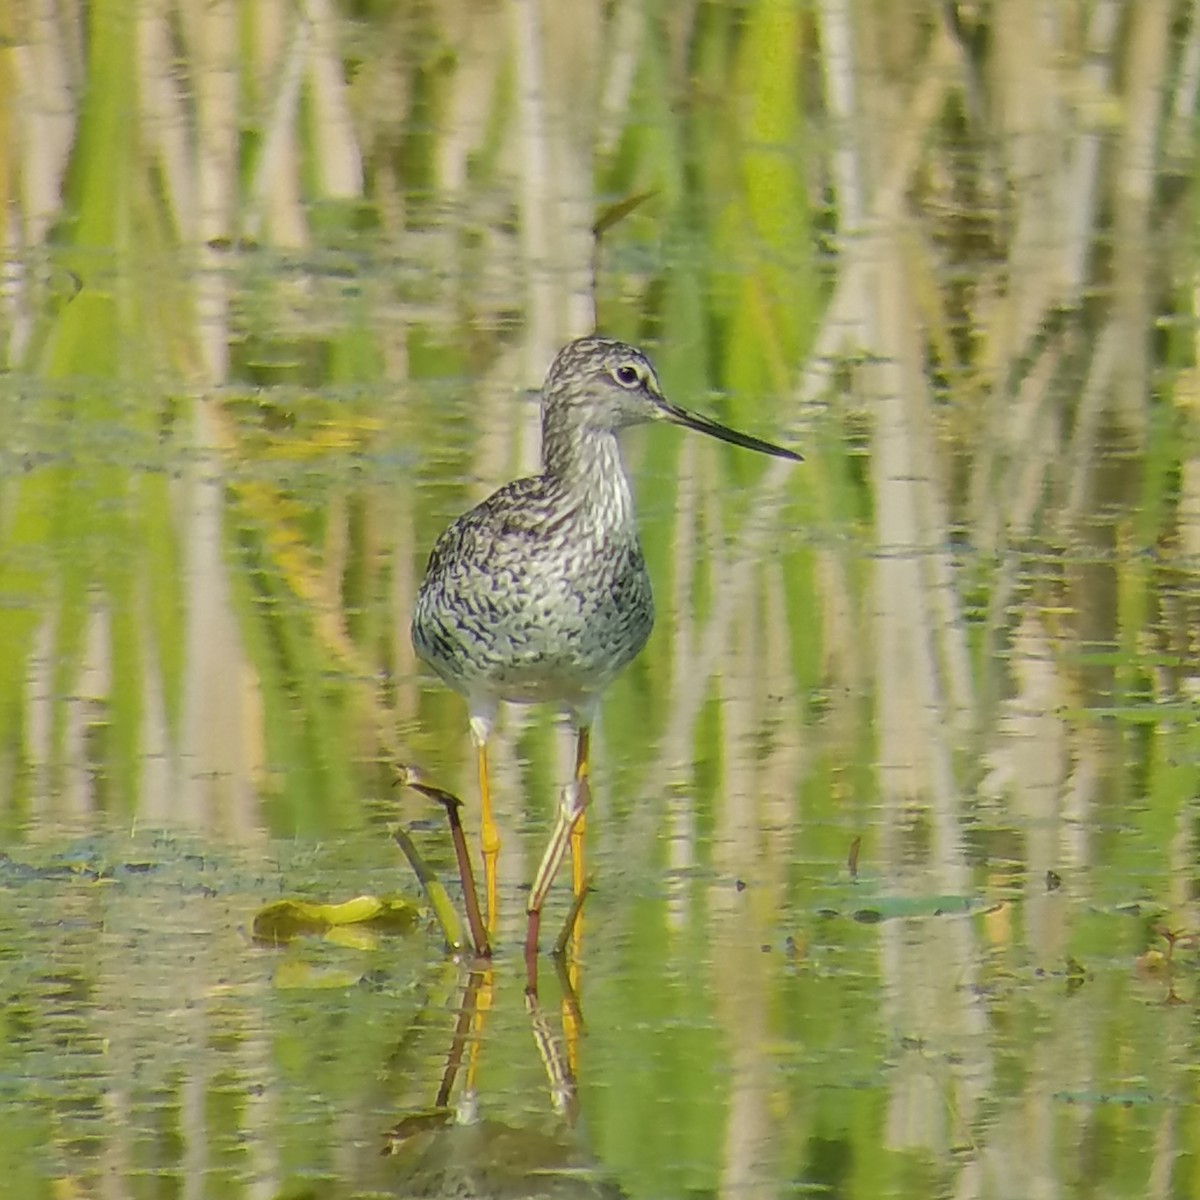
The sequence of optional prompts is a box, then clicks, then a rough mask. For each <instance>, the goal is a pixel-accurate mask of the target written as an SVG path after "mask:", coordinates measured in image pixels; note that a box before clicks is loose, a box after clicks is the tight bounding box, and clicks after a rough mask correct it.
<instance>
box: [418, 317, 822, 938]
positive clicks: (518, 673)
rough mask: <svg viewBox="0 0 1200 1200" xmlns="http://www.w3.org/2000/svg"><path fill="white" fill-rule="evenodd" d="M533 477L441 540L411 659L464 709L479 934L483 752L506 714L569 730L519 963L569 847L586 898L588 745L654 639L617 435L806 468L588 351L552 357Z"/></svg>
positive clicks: (608, 346) (490, 885)
mask: <svg viewBox="0 0 1200 1200" xmlns="http://www.w3.org/2000/svg"><path fill="white" fill-rule="evenodd" d="M541 400H542V470H541V474H539V475H532V476H529V477H528V478H524V479H517V480H514V481H513V482H511V483H507V484H505V485H504V486H503V487H502V488H500V489H499V490H498V491H496V492H494V493H493V494H492V495H491V496H489V497H488V498H487V499H486V500H484V501H483V502H482V503H481V504H479V505H477V506H476V507H475V508H473V509H471V510H470V511H469V512H467V513H464V514H463V515H462V516H461V517H459V518H458V519H457V520H456V521H455V522H454V523H453V524H452V525H450V527H449V528H448V529H446V530H445V532H444V533H443V534H442V535H441V537H439V538H438V540H437V542H436V544H435V545H434V547H433V552H432V553H431V554H430V556H429V565H428V567H427V569H426V573H425V579H424V581H423V583H422V584H421V588H420V591H419V592H418V594H417V602H416V607H415V611H414V613H413V619H412V641H413V647H414V648H415V650H416V652H417V654H418V655H419V656H420V658H421V659H422V660H424V662H426V663H427V664H428V665H429V666H430V667H432V668H433V670H434V671H435V672H437V674H438V675H439V676H440V677H441V678H442V679H443V680H444V681H445V682H446V683H447V684H449V685H450V687H452V688H454V689H455V690H456V691H458V692H460V693H461V694H462V695H463V696H464V697H465V698H466V701H467V708H468V712H469V716H470V727H471V734H472V737H473V739H474V742H475V747H476V754H477V764H478V772H479V793H480V801H481V805H482V813H481V827H482V828H481V842H482V848H483V860H484V880H485V887H486V895H487V924H488V929H489V931H491V930H493V929H494V926H495V919H496V908H497V905H496V856H497V854H498V853H499V848H500V833H499V830H498V829H497V827H496V822H495V818H494V817H493V814H492V798H491V789H490V783H489V779H488V759H487V746H488V738H489V736H490V735H491V732H492V726H493V722H494V720H495V716H496V711H497V708H498V706H499V703H500V701H502V700H504V701H511V702H515V703H518V704H535V703H542V702H547V703H554V704H557V705H558V706H559V707H560V708H561V709H563V710H564V711H565V713H566V715H567V716H568V718H569V719H570V721H571V724H572V725H573V726H574V729H575V732H576V748H575V775H574V779H573V780H572V782H571V784H569V785H568V786H567V787H566V788H564V789H563V792H562V797H561V800H560V803H559V811H558V814H557V819H556V822H555V827H554V832H553V834H552V835H551V838H550V842H549V844H548V845H547V847H546V852H545V854H544V856H543V858H542V862H541V866H540V867H539V869H538V873H537V876H536V877H535V880H534V884H533V887H532V889H531V891H530V894H529V900H528V902H527V905H526V910H527V913H528V919H529V930H528V936H527V942H526V951H527V954H529V953H532V954H536V945H537V930H538V922H539V920H540V914H541V909H542V905H543V903H544V901H545V898H546V893H547V892H548V891H549V888H550V885H551V883H552V882H553V879H554V876H555V874H556V873H557V871H558V868H559V866H560V864H561V862H562V858H563V855H564V853H565V850H566V846H567V844H568V842H569V843H570V845H571V861H572V883H573V889H574V892H575V896H576V898H577V899H578V898H579V897H580V896H581V894H582V891H583V888H584V864H583V832H584V816H583V814H584V810H585V809H586V807H587V804H588V801H589V798H590V789H589V784H588V777H589V771H590V734H591V728H592V724H593V722H594V721H595V718H596V713H597V709H598V707H599V703H600V698H601V697H602V696H603V694H604V691H605V689H606V688H607V687H608V685H609V684H610V683H612V681H613V680H614V679H615V678H616V677H617V675H619V674H620V673H621V671H622V670H623V669H624V668H625V667H627V666H628V665H629V663H630V662H631V661H632V660H633V659H634V658H635V657H636V656H637V654H638V653H639V651H640V650H641V649H642V647H643V646H644V645H645V644H646V639H647V638H648V637H649V636H650V630H651V628H652V627H653V625H654V597H653V594H652V592H651V589H650V576H649V574H648V573H647V571H646V562H645V559H644V557H643V555H642V547H641V543H640V541H639V539H638V530H637V521H636V518H635V514H634V508H633V495H632V493H631V491H630V486H629V477H628V476H627V474H626V472H625V467H624V464H623V463H622V461H621V452H620V448H619V446H618V443H617V435H618V434H619V433H620V432H621V430H623V429H625V428H627V427H629V426H631V425H639V424H642V423H644V422H648V421H671V422H673V423H674V424H676V425H683V426H686V427H687V428H689V429H696V430H699V431H700V432H701V433H707V434H709V435H711V436H712V437H716V438H720V439H721V440H722V441H726V442H731V443H732V444H733V445H735V446H743V447H745V448H746V449H749V450H756V451H758V452H759V453H761V454H771V455H774V456H776V457H778V458H787V459H793V460H795V461H797V462H799V461H800V455H799V454H796V453H795V452H794V451H792V450H787V449H785V448H784V447H782V446H775V445H772V444H771V443H770V442H764V441H761V440H760V439H759V438H756V437H751V436H750V435H749V434H744V433H738V432H737V431H736V430H733V429H729V428H727V427H726V426H724V425H721V424H718V423H717V422H716V421H713V420H710V419H709V418H707V417H702V416H699V415H698V414H696V413H693V412H689V411H687V410H686V409H683V408H679V407H677V406H676V405H674V404H672V403H670V402H669V401H668V400H667V398H666V397H665V396H664V395H663V391H662V388H661V387H660V386H659V382H658V376H657V375H656V374H655V372H654V368H653V366H651V364H650V360H649V359H648V358H647V357H646V355H645V354H643V353H642V351H640V350H638V349H637V348H635V347H634V346H630V345H627V344H625V343H624V342H619V341H614V340H613V339H611V338H606V337H598V336H591V337H583V338H579V339H577V340H576V341H573V342H569V343H568V344H567V345H566V346H564V347H563V348H562V350H560V351H559V353H558V355H557V357H556V358H555V359H554V362H553V363H552V364H551V367H550V370H549V372H548V373H547V375H546V380H545V383H543V385H542V397H541Z"/></svg>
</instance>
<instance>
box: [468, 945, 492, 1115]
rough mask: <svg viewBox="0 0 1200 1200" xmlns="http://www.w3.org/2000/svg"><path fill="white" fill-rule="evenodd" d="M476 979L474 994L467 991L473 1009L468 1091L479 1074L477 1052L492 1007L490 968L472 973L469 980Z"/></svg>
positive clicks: (472, 1088)
mask: <svg viewBox="0 0 1200 1200" xmlns="http://www.w3.org/2000/svg"><path fill="white" fill-rule="evenodd" d="M476 980H478V986H477V987H476V988H475V989H474V994H473V995H471V994H470V993H468V998H469V1000H470V1001H471V1002H472V1007H473V1011H472V1012H471V1041H470V1044H469V1046H468V1049H467V1079H466V1085H465V1086H466V1088H467V1090H468V1092H474V1091H475V1080H476V1078H477V1077H478V1074H479V1054H480V1049H481V1047H482V1046H483V1027H484V1025H486V1024H487V1017H488V1013H489V1012H491V1009H492V968H491V967H488V968H487V969H486V970H484V971H482V972H479V973H478V974H472V976H471V981H472V983H474V982H475V981H476Z"/></svg>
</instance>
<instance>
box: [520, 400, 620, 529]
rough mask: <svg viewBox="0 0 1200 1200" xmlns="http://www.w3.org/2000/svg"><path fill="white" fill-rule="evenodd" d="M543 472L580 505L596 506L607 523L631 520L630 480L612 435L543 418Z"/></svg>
mask: <svg viewBox="0 0 1200 1200" xmlns="http://www.w3.org/2000/svg"><path fill="white" fill-rule="evenodd" d="M542 472H543V474H544V475H545V476H547V477H548V478H550V479H552V480H554V481H555V482H557V483H558V484H559V485H560V486H561V487H563V488H565V489H566V490H567V491H569V492H571V493H572V494H574V495H576V496H577V497H578V498H579V501H580V502H581V503H588V504H594V505H596V506H597V507H598V508H599V509H600V510H601V511H602V512H603V513H604V514H605V516H606V517H607V518H608V520H610V521H612V522H614V523H618V524H625V523H627V522H631V521H632V520H633V495H632V493H631V492H630V488H629V478H628V476H627V475H626V474H625V464H624V462H623V461H622V459H621V447H620V445H619V444H618V442H617V435H616V434H615V433H613V432H612V431H610V430H596V429H587V428H580V427H578V426H575V425H570V424H567V423H565V422H559V421H555V420H553V419H545V418H544V419H543V421H542Z"/></svg>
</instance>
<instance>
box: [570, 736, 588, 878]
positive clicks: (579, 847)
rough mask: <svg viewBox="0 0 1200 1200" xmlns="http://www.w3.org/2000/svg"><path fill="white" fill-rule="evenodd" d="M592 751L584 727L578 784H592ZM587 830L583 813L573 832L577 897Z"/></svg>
mask: <svg viewBox="0 0 1200 1200" xmlns="http://www.w3.org/2000/svg"><path fill="white" fill-rule="evenodd" d="M591 750H592V731H591V730H590V729H589V728H588V727H587V726H586V725H584V726H582V727H581V728H580V730H579V736H578V738H577V739H576V742H575V782H576V783H585V782H586V783H588V784H590V783H591V779H590V775H591ZM586 828H587V816H586V814H585V813H583V812H582V811H581V812H580V814H579V816H578V818H577V819H576V821H575V828H574V829H572V830H571V888H572V890H573V891H574V893H575V895H576V896H579V895H581V894H582V892H583V885H584V877H583V876H584V862H583V835H584V832H585V831H586Z"/></svg>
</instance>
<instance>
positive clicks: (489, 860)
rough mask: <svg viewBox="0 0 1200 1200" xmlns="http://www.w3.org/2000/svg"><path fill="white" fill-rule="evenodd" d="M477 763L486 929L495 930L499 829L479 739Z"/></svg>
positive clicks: (490, 933) (485, 761)
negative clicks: (485, 892)
mask: <svg viewBox="0 0 1200 1200" xmlns="http://www.w3.org/2000/svg"><path fill="white" fill-rule="evenodd" d="M476 757H477V760H478V765H479V806H480V830H479V840H480V844H481V846H482V848H483V881H484V887H485V889H486V891H487V931H488V936H489V937H490V936H491V935H493V934H494V933H495V932H496V858H497V856H498V855H499V853H500V830H499V829H498V828H497V827H496V819H495V817H493V816H492V789H491V785H490V783H489V782H488V762H487V742H484V741H481V742H480V743H479V748H478V751H477V755H476Z"/></svg>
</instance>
